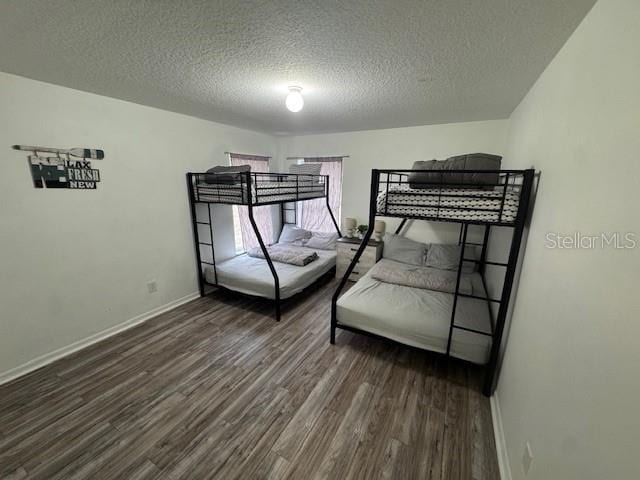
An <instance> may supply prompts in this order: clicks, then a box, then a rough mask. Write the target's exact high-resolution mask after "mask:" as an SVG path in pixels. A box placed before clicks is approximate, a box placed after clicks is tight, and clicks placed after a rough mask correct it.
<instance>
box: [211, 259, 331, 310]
mask: <svg viewBox="0 0 640 480" xmlns="http://www.w3.org/2000/svg"><path fill="white" fill-rule="evenodd" d="M300 248H304V249H305V250H309V252H316V253H317V254H318V257H319V258H318V259H317V260H315V261H313V262H311V263H309V264H308V265H305V266H304V267H298V266H295V265H289V264H286V263H279V262H273V266H274V267H275V269H276V272H277V273H278V280H279V282H280V298H282V299H284V298H289V297H292V296H293V295H295V294H296V293H299V292H301V291H302V290H304V289H305V288H306V287H308V286H309V285H311V284H312V283H313V282H315V281H316V280H317V279H318V278H320V277H321V276H322V275H324V274H325V273H327V272H328V271H329V270H331V269H332V268H333V267H335V265H336V251H335V250H319V249H312V248H305V247H300ZM216 271H217V274H218V282H217V283H218V285H220V286H222V287H226V288H228V289H230V290H234V291H237V292H242V293H246V294H248V295H256V296H258V297H264V298H271V299H274V298H275V289H274V284H273V275H272V274H271V270H270V269H269V265H268V264H267V261H266V260H264V259H262V258H255V257H250V256H249V255H247V254H246V253H244V254H242V255H238V256H236V257H233V258H230V259H228V260H224V261H222V262H218V263H216ZM204 275H205V279H206V281H207V282H208V283H211V284H215V283H216V278H215V273H214V269H213V267H210V266H207V267H206V268H205V270H204Z"/></svg>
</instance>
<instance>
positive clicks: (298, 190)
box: [196, 180, 324, 205]
mask: <svg viewBox="0 0 640 480" xmlns="http://www.w3.org/2000/svg"><path fill="white" fill-rule="evenodd" d="M251 187H252V189H251V197H252V201H253V204H254V205H259V204H261V203H268V202H277V201H288V200H290V201H294V200H300V199H306V198H319V197H322V196H323V195H324V184H323V183H318V182H317V181H309V180H298V182H297V184H296V181H292V180H282V181H279V182H274V181H264V182H261V181H258V182H257V183H256V182H252V183H251ZM196 190H197V192H196V194H197V199H198V201H203V202H216V203H233V204H245V203H247V202H248V199H247V187H246V183H243V184H235V185H226V184H210V183H199V184H198V185H196Z"/></svg>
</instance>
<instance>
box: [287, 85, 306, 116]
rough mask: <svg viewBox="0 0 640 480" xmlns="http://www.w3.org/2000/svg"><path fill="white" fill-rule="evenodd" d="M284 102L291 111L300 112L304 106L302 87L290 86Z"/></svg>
mask: <svg viewBox="0 0 640 480" xmlns="http://www.w3.org/2000/svg"><path fill="white" fill-rule="evenodd" d="M284 104H285V105H286V106H287V109H288V110H289V111H290V112H294V113H295V112H299V111H300V110H302V107H304V98H302V88H300V87H289V95H287V99H286V100H285V102H284Z"/></svg>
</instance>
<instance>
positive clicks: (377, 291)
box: [337, 258, 491, 364]
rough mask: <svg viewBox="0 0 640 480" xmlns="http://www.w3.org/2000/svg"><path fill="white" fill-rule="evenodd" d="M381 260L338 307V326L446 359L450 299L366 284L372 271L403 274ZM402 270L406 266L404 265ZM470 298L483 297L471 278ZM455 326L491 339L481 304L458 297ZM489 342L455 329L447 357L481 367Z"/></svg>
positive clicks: (477, 282)
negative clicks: (440, 355) (379, 270)
mask: <svg viewBox="0 0 640 480" xmlns="http://www.w3.org/2000/svg"><path fill="white" fill-rule="evenodd" d="M402 265H403V264H398V263H397V262H394V261H392V260H387V259H384V258H383V259H382V260H380V262H378V263H377V264H376V265H375V266H374V267H373V268H372V269H371V270H369V272H367V273H366V274H365V275H364V276H363V277H362V278H361V279H360V280H358V282H356V284H355V285H353V286H352V287H351V288H350V289H349V290H348V291H347V292H346V293H344V294H343V295H342V296H341V297H340V299H339V300H338V304H337V319H338V323H339V324H342V325H347V326H351V327H355V328H358V329H360V330H365V331H367V332H370V333H374V334H376V335H380V336H383V337H386V338H390V339H392V340H395V341H397V342H400V343H404V344H406V345H411V346H414V347H418V348H423V349H426V350H432V351H436V352H441V353H445V352H446V350H447V340H448V337H449V325H450V321H451V309H452V307H453V294H451V293H444V292H437V291H433V290H425V289H421V288H413V287H406V286H401V285H396V284H391V283H385V282H381V281H378V280H374V279H373V278H371V274H372V273H374V272H375V269H376V267H380V266H383V267H384V266H386V267H390V268H393V267H394V266H396V267H399V268H402ZM405 266H406V265H405ZM470 279H471V283H472V288H473V294H474V295H485V290H484V287H483V284H482V278H481V277H480V274H479V273H477V272H476V273H473V274H470ZM455 321H456V325H460V326H463V327H467V328H472V329H474V330H480V331H483V332H487V333H491V318H490V316H489V310H488V305H487V303H486V301H484V300H477V299H473V298H465V297H458V304H457V307H456V320H455ZM490 348H491V337H488V336H485V335H479V334H476V333H472V332H468V331H464V330H459V329H454V333H453V338H452V342H451V355H452V356H454V357H456V358H461V359H463V360H467V361H470V362H474V363H478V364H485V363H487V362H488V359H489V352H490Z"/></svg>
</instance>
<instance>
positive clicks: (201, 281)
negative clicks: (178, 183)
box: [187, 173, 213, 297]
mask: <svg viewBox="0 0 640 480" xmlns="http://www.w3.org/2000/svg"><path fill="white" fill-rule="evenodd" d="M187 190H188V191H189V209H190V210H191V225H192V226H193V244H194V247H195V249H196V267H197V271H198V289H199V290H200V296H201V297H204V279H203V278H202V259H201V258H200V242H199V241H198V223H197V218H196V203H195V201H194V191H193V174H192V173H187ZM209 221H211V220H209ZM212 243H213V242H212Z"/></svg>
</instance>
